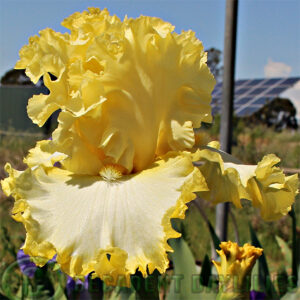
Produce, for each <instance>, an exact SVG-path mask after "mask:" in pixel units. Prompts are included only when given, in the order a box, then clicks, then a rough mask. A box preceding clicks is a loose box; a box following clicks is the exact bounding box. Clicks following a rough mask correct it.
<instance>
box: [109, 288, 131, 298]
mask: <svg viewBox="0 0 300 300" xmlns="http://www.w3.org/2000/svg"><path fill="white" fill-rule="evenodd" d="M131 298H133V299H135V292H134V290H133V289H131V288H126V287H116V288H115V289H114V290H113V292H112V293H111V295H110V297H109V300H129V299H131Z"/></svg>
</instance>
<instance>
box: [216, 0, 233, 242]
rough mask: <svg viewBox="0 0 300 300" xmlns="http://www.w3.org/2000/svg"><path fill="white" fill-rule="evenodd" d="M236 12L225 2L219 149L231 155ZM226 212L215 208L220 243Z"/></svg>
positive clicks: (230, 0) (224, 234) (226, 207)
mask: <svg viewBox="0 0 300 300" xmlns="http://www.w3.org/2000/svg"><path fill="white" fill-rule="evenodd" d="M237 11H238V0H226V20H225V39H224V75H223V99H222V112H221V132H220V141H221V149H222V150H223V151H225V152H227V153H231V142H232V115H233V96H234V68H235V50H236V27H237ZM228 212H229V203H222V204H219V205H218V206H217V211H216V233H217V235H218V236H219V238H220V240H221V241H225V240H226V239H227V222H228Z"/></svg>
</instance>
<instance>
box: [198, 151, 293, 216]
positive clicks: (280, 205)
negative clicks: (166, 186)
mask: <svg viewBox="0 0 300 300" xmlns="http://www.w3.org/2000/svg"><path fill="white" fill-rule="evenodd" d="M221 154H222V153H221ZM221 154H219V153H218V152H216V150H213V149H211V150H208V149H207V150H202V151H200V152H199V154H198V159H199V160H200V167H199V169H200V170H201V173H202V174H203V175H204V177H205V179H206V182H207V185H208V188H209V191H207V192H201V193H199V194H200V196H201V197H203V198H204V199H206V200H208V201H210V202H212V203H215V204H217V203H221V202H233V203H234V204H235V206H237V207H241V203H240V199H243V198H244V199H248V200H250V201H252V204H253V206H254V207H257V208H258V209H259V210H260V213H261V216H262V218H263V219H265V220H267V221H272V220H276V219H278V218H280V217H282V216H284V215H286V214H287V213H288V212H289V210H290V209H291V205H292V204H293V203H294V201H295V195H296V194H297V188H298V176H297V175H292V176H285V175H284V173H283V171H282V170H281V169H280V168H278V167H276V166H275V165H276V164H277V163H278V162H279V161H280V160H279V159H278V157H276V156H275V155H274V154H270V155H266V156H265V157H264V158H263V159H262V161H261V162H259V163H258V165H257V166H255V165H242V164H237V163H233V162H224V161H223V158H222V156H221ZM201 163H202V165H201ZM198 164H199V163H198Z"/></svg>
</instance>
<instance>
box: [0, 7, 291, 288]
mask: <svg viewBox="0 0 300 300" xmlns="http://www.w3.org/2000/svg"><path fill="white" fill-rule="evenodd" d="M62 25H63V26H65V27H66V28H68V29H69V30H70V33H65V34H61V33H58V32H55V31H53V30H51V29H45V30H43V31H41V32H40V36H34V37H32V38H30V40H29V44H28V45H26V46H24V47H23V48H22V49H21V51H20V60H19V61H18V62H17V64H16V68H18V69H24V68H25V69H26V74H27V75H28V76H29V77H30V78H31V80H32V81H33V82H34V83H35V82H37V81H38V80H39V78H40V77H41V76H43V80H44V83H45V85H46V87H47V88H48V89H49V91H50V94H49V95H43V94H41V95H35V96H33V97H32V98H31V99H30V100H29V103H28V115H29V117H30V118H31V119H32V121H33V122H34V123H36V124H38V125H39V126H42V125H43V124H44V123H45V121H46V120H47V119H48V118H49V117H50V115H51V114H52V113H53V112H54V111H56V110H58V109H60V113H59V117H58V123H59V124H58V127H57V129H56V130H55V131H54V132H53V135H52V140H51V141H41V142H38V143H37V145H36V147H35V148H34V149H32V150H30V152H29V154H28V156H27V157H26V158H25V163H26V164H27V165H28V169H27V170H25V171H23V172H20V171H16V170H14V169H12V168H11V166H10V165H9V164H8V165H7V166H6V171H7V172H8V173H9V177H8V178H6V179H5V180H4V181H3V182H2V187H3V190H4V191H5V193H6V194H7V195H10V194H11V195H13V197H14V198H15V200H16V201H15V205H14V208H13V211H12V214H13V217H14V218H15V219H16V220H17V221H20V222H23V224H24V226H25V228H26V231H27V236H26V241H25V244H24V246H23V249H24V252H25V253H26V254H29V255H30V256H32V257H38V258H39V259H38V261H39V262H40V265H42V264H43V263H45V262H46V261H47V260H49V259H51V258H52V257H53V256H54V255H55V254H57V262H58V264H60V266H61V269H62V270H63V271H64V272H66V273H68V274H69V275H70V276H72V277H76V276H84V275H87V274H89V273H90V272H94V276H96V277H97V276H98V277H100V278H102V279H105V278H107V277H106V276H108V277H109V278H110V281H109V282H108V283H111V284H115V283H116V281H117V279H118V277H119V276H125V278H127V279H128V278H129V275H130V274H133V273H135V272H136V270H137V269H138V270H139V271H141V272H142V273H143V275H144V276H146V275H147V273H150V274H151V273H152V272H153V271H154V270H155V269H157V270H158V271H159V272H161V273H162V272H164V271H165V270H166V268H167V267H168V259H167V254H166V252H167V251H172V249H171V248H170V246H169V245H168V243H167V240H168V239H170V238H175V237H179V236H180V234H178V233H177V232H175V231H174V230H173V229H172V227H171V223H170V219H171V218H184V212H185V210H186V208H187V207H186V205H185V204H186V203H187V202H189V201H191V200H193V199H194V198H195V194H194V192H199V193H202V194H203V196H205V198H207V200H209V201H212V202H215V203H217V202H222V201H223V202H224V201H233V202H234V203H235V204H238V203H239V202H238V201H237V198H238V199H240V198H242V197H246V198H247V199H249V200H251V201H253V204H255V205H256V206H258V207H259V208H261V207H260V206H259V203H263V204H261V206H262V207H265V206H268V205H269V203H268V202H265V200H264V198H263V197H265V195H269V194H268V193H270V192H271V191H272V192H274V193H276V192H277V190H278V191H282V190H284V191H285V193H286V194H287V195H288V196H286V197H282V198H281V199H278V202H280V205H277V204H276V209H274V210H272V209H273V206H272V205H271V209H270V211H268V213H270V214H271V215H272V213H273V212H274V216H275V217H277V216H280V215H281V214H285V213H287V211H288V210H289V209H290V206H291V203H292V201H293V200H292V199H293V197H294V195H295V193H296V189H297V188H296V181H297V179H296V178H295V176H294V177H292V178H290V179H287V178H286V177H285V176H284V175H283V174H282V173H280V174H279V175H278V176H277V175H276V176H273V174H274V168H273V165H274V164H273V161H270V160H267V161H266V162H264V163H263V167H262V168H260V167H259V168H257V169H253V167H251V172H248V173H247V172H246V173H247V174H246V175H247V176H248V177H247V176H246V177H247V178H246V179H244V175H245V174H243V171H242V172H241V170H242V169H243V166H241V165H238V166H237V167H235V166H234V165H228V164H227V165H226V163H224V162H223V160H222V157H221V156H220V155H219V154H218V153H217V152H215V151H212V149H211V148H210V150H202V151H198V150H195V147H194V146H195V135H194V130H193V128H197V127H200V125H201V122H203V121H205V122H210V121H211V108H210V101H211V92H212V90H213V87H214V84H215V80H214V78H213V76H212V74H211V73H210V71H209V69H208V67H207V65H206V53H205V52H204V50H203V46H202V43H201V42H200V41H199V40H198V39H197V38H196V37H195V35H194V33H193V32H191V31H188V32H182V33H181V34H177V33H175V32H174V31H173V29H174V28H173V26H172V25H171V24H169V23H166V22H163V21H162V20H160V19H157V18H152V17H144V16H141V17H139V18H137V19H128V18H125V19H124V21H120V20H119V19H118V18H117V17H116V16H110V15H109V14H108V12H107V10H103V11H100V10H99V9H95V8H90V9H89V11H87V12H83V13H75V14H73V15H71V16H70V17H69V18H67V19H66V20H64V21H63V23H62ZM50 74H52V75H54V77H55V79H51V78H54V77H53V76H52V77H51V76H50ZM198 160H200V161H201V166H200V167H197V166H195V165H194V163H193V162H195V161H198ZM57 162H59V165H60V167H57V164H56V163H57ZM225 165H226V166H227V167H225ZM268 166H269V167H268ZM218 168H219V169H218ZM213 172H215V173H213ZM276 172H277V169H276ZM276 172H275V173H276ZM278 172H279V171H278ZM278 172H277V173H278ZM280 172H281V171H280ZM258 173H259V174H258ZM277 173H276V174H277ZM261 176H262V177H263V181H260V178H261ZM213 178H215V179H216V180H213ZM222 180H224V182H223V181H222ZM228 181H230V182H231V184H232V188H231V186H230V187H229V186H228V185H226V183H227V182H228ZM261 182H263V183H262V184H261ZM287 182H288V183H287ZM248 185H249V186H248ZM222 189H223V190H224V193H222V192H220V191H221V190H222ZM216 190H217V191H218V192H216ZM230 191H233V193H234V195H235V197H233V198H232V197H229V195H230ZM259 193H260V194H259ZM258 194H259V195H261V198H258V196H257V195H258ZM253 195H255V197H254V196H253ZM215 196H217V198H216V197H215ZM268 199H269V198H268ZM259 201H261V202H259ZM269 202H272V200H270V201H269ZM276 203H277V202H276ZM263 205H264V206H263ZM268 216H269V215H268ZM272 216H273V215H272Z"/></svg>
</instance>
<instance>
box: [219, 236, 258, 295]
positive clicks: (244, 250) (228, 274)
mask: <svg viewBox="0 0 300 300" xmlns="http://www.w3.org/2000/svg"><path fill="white" fill-rule="evenodd" d="M220 248H221V250H217V253H218V254H219V256H220V258H221V262H216V261H213V263H214V265H215V267H216V269H217V271H218V275H219V283H220V295H221V296H220V297H219V298H220V299H249V290H250V285H249V283H250V281H247V280H249V276H250V274H251V271H252V268H253V267H254V264H255V262H256V260H257V259H258V258H259V257H260V256H261V255H262V252H263V249H261V248H256V247H254V246H251V245H250V244H244V245H243V246H242V247H239V245H238V244H237V243H232V242H230V241H228V242H222V243H221V244H220Z"/></svg>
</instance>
